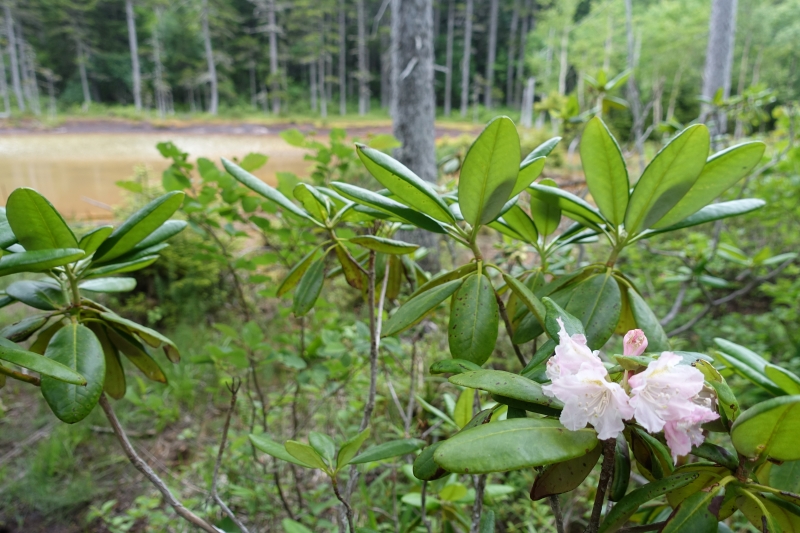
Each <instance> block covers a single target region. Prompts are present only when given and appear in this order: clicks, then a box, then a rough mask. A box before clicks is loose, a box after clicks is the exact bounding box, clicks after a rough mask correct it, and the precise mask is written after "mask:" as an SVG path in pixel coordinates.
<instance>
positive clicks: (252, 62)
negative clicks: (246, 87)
mask: <svg viewBox="0 0 800 533" xmlns="http://www.w3.org/2000/svg"><path fill="white" fill-rule="evenodd" d="M248 66H249V67H250V68H249V70H250V107H252V108H253V109H258V101H257V99H258V96H257V94H256V93H257V92H258V90H257V89H256V61H255V59H252V58H251V59H250V62H249V64H248Z"/></svg>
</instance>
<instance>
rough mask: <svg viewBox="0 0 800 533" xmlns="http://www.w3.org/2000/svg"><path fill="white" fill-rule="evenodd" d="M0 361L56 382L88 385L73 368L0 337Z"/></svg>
mask: <svg viewBox="0 0 800 533" xmlns="http://www.w3.org/2000/svg"><path fill="white" fill-rule="evenodd" d="M0 359H2V360H3V361H7V362H9V363H13V364H15V365H17V366H21V367H22V368H27V369H28V370H33V371H34V372H38V373H39V374H41V375H42V376H50V377H51V378H53V379H54V380H59V381H63V382H64V383H71V384H74V385H85V384H86V378H84V377H83V376H82V375H81V374H80V373H78V372H77V371H76V370H74V369H73V368H71V367H69V366H67V365H65V364H62V363H61V362H58V361H54V360H52V359H50V358H48V357H43V356H42V355H39V354H37V353H33V352H29V351H28V350H24V349H22V348H20V347H19V346H17V345H16V344H14V343H13V342H11V341H9V340H7V339H4V338H2V337H0Z"/></svg>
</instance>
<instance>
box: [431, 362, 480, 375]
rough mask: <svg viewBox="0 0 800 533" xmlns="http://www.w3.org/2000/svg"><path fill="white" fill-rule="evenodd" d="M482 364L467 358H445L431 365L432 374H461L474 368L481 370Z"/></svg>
mask: <svg viewBox="0 0 800 533" xmlns="http://www.w3.org/2000/svg"><path fill="white" fill-rule="evenodd" d="M480 368H481V367H480V366H478V365H476V364H475V363H473V362H472V361H467V360H465V359H443V360H442V361H436V362H435V363H433V364H432V365H431V368H430V372H431V374H461V373H462V372H470V371H472V370H480Z"/></svg>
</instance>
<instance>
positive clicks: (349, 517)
mask: <svg viewBox="0 0 800 533" xmlns="http://www.w3.org/2000/svg"><path fill="white" fill-rule="evenodd" d="M331 485H333V493H334V494H335V495H336V497H337V498H338V499H339V501H340V502H342V505H344V509H345V513H346V514H347V525H348V526H349V527H350V533H355V530H356V529H355V527H354V526H353V508H352V507H350V504H349V503H347V500H345V499H344V498H342V495H341V494H340V493H339V486H338V484H337V483H336V479H335V478H331Z"/></svg>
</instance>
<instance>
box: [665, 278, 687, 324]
mask: <svg viewBox="0 0 800 533" xmlns="http://www.w3.org/2000/svg"><path fill="white" fill-rule="evenodd" d="M688 288H689V283H688V282H683V283H682V284H681V288H680V290H679V291H678V296H677V297H676V298H675V303H674V304H672V308H671V309H670V310H669V313H667V314H666V315H665V316H664V318H662V319H661V322H660V323H661V325H662V326H666V325H667V324H669V323H670V322H672V321H673V320H674V319H675V317H676V316H678V313H679V312H680V310H681V306H682V305H683V299H684V298H685V297H686V290H687V289H688Z"/></svg>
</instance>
